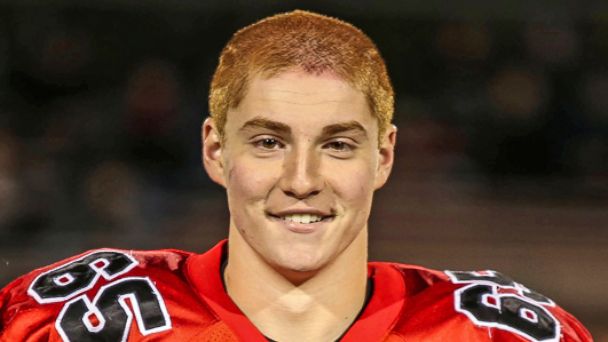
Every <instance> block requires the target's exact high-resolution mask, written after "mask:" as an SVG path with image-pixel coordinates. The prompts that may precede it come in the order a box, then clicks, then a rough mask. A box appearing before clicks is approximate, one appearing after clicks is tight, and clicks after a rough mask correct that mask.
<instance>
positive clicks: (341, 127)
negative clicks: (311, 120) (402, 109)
mask: <svg viewBox="0 0 608 342" xmlns="http://www.w3.org/2000/svg"><path fill="white" fill-rule="evenodd" d="M255 128H265V129H268V130H271V131H275V132H277V133H281V134H285V135H289V134H291V128H290V127H289V126H288V125H286V124H284V123H282V122H278V121H273V120H269V119H265V118H263V117H255V118H253V119H251V120H249V121H247V122H245V123H244V124H243V126H242V127H241V128H239V131H245V130H247V129H255ZM348 131H356V132H358V133H362V134H363V135H365V136H367V130H366V129H365V127H363V125H362V124H360V123H359V122H358V121H355V120H352V121H347V122H340V123H336V124H332V125H328V126H325V127H323V131H322V132H321V135H322V136H331V135H335V134H338V133H343V132H348Z"/></svg>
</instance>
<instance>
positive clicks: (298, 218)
mask: <svg viewBox="0 0 608 342" xmlns="http://www.w3.org/2000/svg"><path fill="white" fill-rule="evenodd" d="M283 220H285V221H288V222H295V223H304V224H307V223H315V222H319V221H321V220H323V217H321V216H318V215H314V214H312V215H311V214H293V215H286V216H283Z"/></svg>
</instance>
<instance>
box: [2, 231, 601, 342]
mask: <svg viewBox="0 0 608 342" xmlns="http://www.w3.org/2000/svg"><path fill="white" fill-rule="evenodd" d="M226 246H227V244H226V241H222V242H221V243H219V244H218V245H217V246H215V247H214V248H212V249H211V250H209V251H208V252H206V253H204V254H200V255H196V254H192V253H188V252H183V251H178V250H158V251H147V252H142V251H122V252H123V253H128V254H129V255H131V256H132V257H134V259H135V260H136V261H137V265H136V266H134V267H133V268H132V269H130V270H129V271H128V272H126V273H124V274H121V275H120V276H118V277H116V278H113V279H105V278H104V277H99V278H98V279H97V280H96V281H95V284H94V286H92V287H91V288H89V289H87V290H86V291H85V292H83V293H80V294H78V296H86V297H87V298H88V299H89V300H93V299H94V298H95V296H96V295H97V294H98V292H100V289H102V288H103V287H104V286H111V285H112V284H115V283H116V282H117V281H119V280H121V279H123V280H124V279H127V278H129V277H131V278H138V279H140V278H146V279H149V280H150V281H151V284H154V286H155V288H156V289H157V290H158V294H159V295H160V296H161V297H162V301H163V303H164V304H165V306H166V310H167V312H168V315H169V317H170V327H169V328H167V329H165V330H164V331H159V332H153V333H149V334H147V335H142V333H141V331H140V329H139V326H138V324H137V323H136V320H135V319H133V320H132V322H131V323H130V325H129V326H128V332H127V338H126V339H127V340H128V341H248V342H249V341H252V342H255V341H259V342H262V341H266V339H265V338H264V336H263V335H262V334H261V333H260V332H259V331H258V330H257V329H256V328H255V326H254V325H253V324H252V323H251V322H250V321H249V320H248V319H247V318H246V317H245V316H244V315H243V314H242V313H241V311H240V310H239V309H238V307H237V306H236V305H235V304H234V302H232V300H231V299H230V298H229V297H228V295H227V294H226V292H225V291H224V288H223V284H222V280H221V276H220V265H221V260H222V257H223V255H224V253H225V252H226V251H225V249H226ZM89 253H91V252H88V253H84V254H82V255H80V256H76V257H73V258H70V259H67V260H65V261H62V262H59V263H56V264H53V265H50V266H48V267H45V268H41V269H38V270H35V271H33V272H31V273H29V274H27V275H25V276H23V277H21V278H18V279H17V280H15V281H14V282H12V283H11V284H9V285H8V286H7V287H5V288H4V289H2V290H1V291H0V341H30V342H32V341H51V342H55V341H62V338H61V336H60V334H59V333H58V331H57V327H56V321H57V317H58V316H59V314H60V312H61V310H62V308H63V307H64V306H65V305H66V302H69V301H71V300H72V299H73V298H75V297H76V296H74V297H70V298H67V299H66V300H65V301H59V302H55V303H47V304H40V303H38V302H37V301H36V299H34V298H33V297H32V296H31V295H29V294H28V288H29V287H30V286H31V284H32V282H34V281H35V280H36V277H38V276H39V275H40V274H42V273H44V272H48V271H50V270H53V269H54V268H57V267H60V266H62V265H66V264H68V263H70V262H72V261H74V260H77V259H79V258H82V257H83V256H85V255H88V254H89ZM368 270H369V276H370V277H371V279H372V281H373V284H374V289H373V290H374V291H373V294H372V297H371V299H370V301H369V303H368V304H367V306H366V308H365V309H364V311H363V312H362V313H361V315H360V317H359V318H358V320H357V321H356V322H355V323H354V324H353V325H352V326H351V328H350V329H349V330H348V331H347V332H346V334H345V335H344V336H343V338H342V341H345V342H354V341H391V342H397V341H529V339H526V338H525V337H524V336H522V335H521V334H515V333H513V332H512V331H508V330H505V329H502V328H501V327H487V326H480V325H477V324H475V323H474V322H473V321H472V320H471V319H470V318H469V317H467V316H466V315H464V314H462V313H460V312H457V311H456V309H455V299H454V298H455V291H457V290H458V289H461V288H463V287H464V286H466V284H454V283H452V282H451V281H450V279H449V277H448V276H447V275H446V274H445V273H443V272H439V271H432V270H428V269H425V268H422V267H417V266H410V265H403V264H395V263H375V262H372V263H369V267H368ZM127 302H128V305H129V308H130V310H131V312H133V305H134V304H133V303H132V302H131V301H127ZM546 309H547V310H548V311H549V312H551V314H552V315H553V316H554V317H555V318H556V319H557V320H559V322H560V326H561V327H560V328H561V339H555V341H557V340H559V341H565V342H575V341H592V338H591V336H590V335H589V333H588V332H587V331H586V330H585V328H584V327H583V326H582V325H581V324H580V323H579V322H578V321H577V320H576V319H574V318H573V317H572V316H570V315H569V314H568V313H566V312H565V311H564V310H562V309H561V308H559V307H558V306H554V307H549V306H548V307H546ZM142 310H145V308H143V309H142ZM93 321H94V319H93Z"/></svg>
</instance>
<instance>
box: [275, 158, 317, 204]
mask: <svg viewBox="0 0 608 342" xmlns="http://www.w3.org/2000/svg"><path fill="white" fill-rule="evenodd" d="M319 166H320V160H319V157H318V156H316V155H315V153H314V152H313V151H302V150H300V151H298V150H292V151H290V152H289V153H288V155H287V158H285V160H284V165H283V175H282V177H281V180H280V184H279V185H280V187H281V189H282V190H283V192H284V193H285V194H286V195H288V196H290V197H294V198H297V199H305V198H308V197H311V196H315V195H317V194H318V193H319V192H321V189H322V187H323V179H322V176H321V174H320V172H319Z"/></svg>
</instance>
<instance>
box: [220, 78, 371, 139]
mask: <svg viewBox="0 0 608 342" xmlns="http://www.w3.org/2000/svg"><path fill="white" fill-rule="evenodd" d="M253 117H264V118H267V119H270V120H276V121H281V122H284V123H286V124H288V125H294V126H296V128H298V127H299V128H301V129H303V130H306V129H310V128H312V127H314V126H318V125H323V124H335V123H336V122H344V121H353V120H354V121H357V122H359V123H360V124H361V125H363V126H364V127H365V128H366V129H368V130H376V129H377V122H376V120H375V118H374V117H373V116H372V114H371V110H370V108H369V105H368V102H367V100H366V98H365V95H363V93H362V92H361V91H359V90H358V89H355V88H354V87H353V86H351V85H350V84H349V83H348V82H346V81H344V80H342V79H341V78H339V77H338V76H336V75H335V74H333V73H322V74H319V75H316V74H309V73H306V72H304V71H299V70H296V71H286V72H283V73H280V74H278V75H275V76H272V77H269V78H265V77H261V76H256V77H253V78H252V79H251V80H250V82H249V85H248V89H247V92H246V93H245V97H244V98H243V100H242V101H241V103H240V104H239V106H238V107H237V108H234V109H231V110H230V111H229V112H228V120H227V123H226V126H227V127H226V128H227V129H228V127H229V126H232V127H234V128H237V129H238V128H239V127H240V126H241V125H242V124H243V123H245V122H247V121H248V120H250V119H251V118H253Z"/></svg>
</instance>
